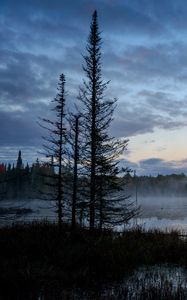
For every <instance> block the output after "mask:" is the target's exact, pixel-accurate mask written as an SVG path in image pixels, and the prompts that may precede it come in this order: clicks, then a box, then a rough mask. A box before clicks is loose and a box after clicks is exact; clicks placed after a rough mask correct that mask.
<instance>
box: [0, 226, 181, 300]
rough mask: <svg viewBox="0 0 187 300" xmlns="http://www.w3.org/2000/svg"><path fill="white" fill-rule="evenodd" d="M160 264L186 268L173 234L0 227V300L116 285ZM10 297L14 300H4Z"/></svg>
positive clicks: (177, 238) (38, 227) (65, 227)
mask: <svg viewBox="0 0 187 300" xmlns="http://www.w3.org/2000/svg"><path fill="white" fill-rule="evenodd" d="M162 263H169V264H178V265H182V266H187V242H186V240H185V239H182V238H181V237H180V236H179V234H178V233H177V232H171V233H163V232H159V231H150V232H144V231H142V230H140V229H135V230H131V231H127V232H124V233H123V234H117V233H113V232H111V231H104V232H103V233H100V232H99V231H94V232H93V233H92V234H90V232H89V231H88V230H79V229H77V230H76V231H74V232H71V230H70V228H69V227H68V225H64V226H63V228H62V230H61V232H59V230H58V227H57V226H56V224H51V223H47V222H43V223H32V224H24V225H23V224H22V225H13V226H12V227H3V228H0V286H1V292H0V297H1V298H0V299H15V300H16V299H38V298H37V296H36V295H38V293H39V291H40V290H41V289H46V288H49V289H50V287H55V286H56V285H59V283H60V286H61V287H62V286H63V287H65V288H66V289H68V288H71V289H72V288H73V287H75V288H76V287H79V288H85V287H90V286H93V285H97V284H99V283H100V282H102V283H103V282H107V283H108V282H113V281H117V280H120V279H121V278H124V277H125V276H127V275H129V274H130V273H131V272H132V271H133V270H134V269H135V268H137V267H138V266H141V265H154V264H162ZM7 291H8V292H7ZM18 291H19V293H17V292H18ZM20 291H21V295H20ZM28 291H29V292H30V291H32V296H30V298H28V296H25V295H27V293H28ZM11 292H12V293H14V297H13V298H11V296H9V298H7V297H8V295H9V294H11ZM153 292H155V293H156V291H153ZM157 292H159V291H157ZM24 293H25V294H24ZM168 293H169V291H168ZM17 294H19V298H16V295H17ZM22 294H23V295H22ZM53 298H54V297H53ZM51 299H52V298H51ZM54 299H55V298H54ZM56 299H57V298H56ZM59 299H63V298H59ZM64 299H65V298H64ZM93 299H94V298H93ZM116 299H118V298H116ZM119 299H123V298H119ZM124 299H125V298H124ZM132 299H133V298H132ZM142 299H144V298H142ZM145 299H146V298H145ZM150 299H153V298H150ZM155 299H156V298H155ZM171 299H172V298H171ZM173 299H174V298H173ZM176 299H177V298H176ZM181 299H182V298H181Z"/></svg>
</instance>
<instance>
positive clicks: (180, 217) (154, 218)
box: [0, 197, 187, 233]
mask: <svg viewBox="0 0 187 300" xmlns="http://www.w3.org/2000/svg"><path fill="white" fill-rule="evenodd" d="M138 205H140V206H141V213H140V216H139V217H138V218H137V219H134V220H132V221H131V223H130V226H134V225H135V224H138V225H140V226H141V227H143V228H144V229H146V230H148V229H153V228H157V229H161V230H171V229H177V230H180V231H182V232H183V233H187V198H186V197H139V199H138ZM10 207H11V208H18V209H21V208H26V209H31V210H32V212H29V213H27V214H20V213H17V214H16V213H15V212H13V213H11V214H3V213H0V221H1V224H5V223H6V224H7V223H12V222H14V221H16V222H19V221H21V222H23V221H26V222H28V221H32V220H38V219H44V218H45V219H48V220H50V221H55V220H56V213H55V209H56V207H55V203H54V202H53V201H44V200H41V199H34V200H33V199H27V200H20V201H18V200H3V201H2V200H1V202H0V208H10ZM121 228H122V227H121Z"/></svg>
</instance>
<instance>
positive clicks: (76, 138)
mask: <svg viewBox="0 0 187 300" xmlns="http://www.w3.org/2000/svg"><path fill="white" fill-rule="evenodd" d="M78 136H79V116H75V145H74V147H75V149H74V168H73V195H72V219H71V224H72V229H74V228H75V225H76V205H77V179H78V176H77V164H78Z"/></svg>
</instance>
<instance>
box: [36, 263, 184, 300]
mask: <svg viewBox="0 0 187 300" xmlns="http://www.w3.org/2000/svg"><path fill="white" fill-rule="evenodd" d="M56 299H58V300H60V299H63V300H96V299H97V300H121V299H126V300H133V299H134V300H135V299H136V300H142V299H146V300H148V299H152V300H153V299H157V300H158V299H168V300H172V299H178V300H180V299H187V273H186V270H185V269H184V268H181V267H177V266H168V265H156V266H149V267H141V268H139V269H137V270H136V271H134V272H133V273H132V274H131V275H129V276H128V277H126V278H125V279H123V280H121V281H120V282H115V283H108V284H106V283H105V284H100V285H97V286H96V285H95V286H94V287H93V288H91V287H90V288H89V289H88V288H87V289H83V288H82V289H78V288H69V289H66V288H63V287H62V286H60V285H59V286H56V287H55V288H54V287H53V288H50V287H49V286H48V287H47V288H45V287H43V291H42V292H41V293H40V295H39V296H38V300H56Z"/></svg>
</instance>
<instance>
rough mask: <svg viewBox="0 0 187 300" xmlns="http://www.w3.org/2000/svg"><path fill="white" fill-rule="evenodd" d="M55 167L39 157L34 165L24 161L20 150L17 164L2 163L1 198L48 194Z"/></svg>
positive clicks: (35, 196)
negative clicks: (41, 160)
mask: <svg viewBox="0 0 187 300" xmlns="http://www.w3.org/2000/svg"><path fill="white" fill-rule="evenodd" d="M53 174H54V168H53V167H52V166H51V164H49V163H40V162H39V160H38V159H37V160H36V162H35V163H33V164H32V166H29V165H28V164H26V166H24V164H23V163H22V157H21V151H19V154H18V159H17V163H16V166H14V164H13V165H11V164H8V165H5V164H0V199H26V198H39V197H42V194H44V193H45V194H47V189H48V188H49V185H48V184H49V183H50V182H51V177H52V175H53Z"/></svg>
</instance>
